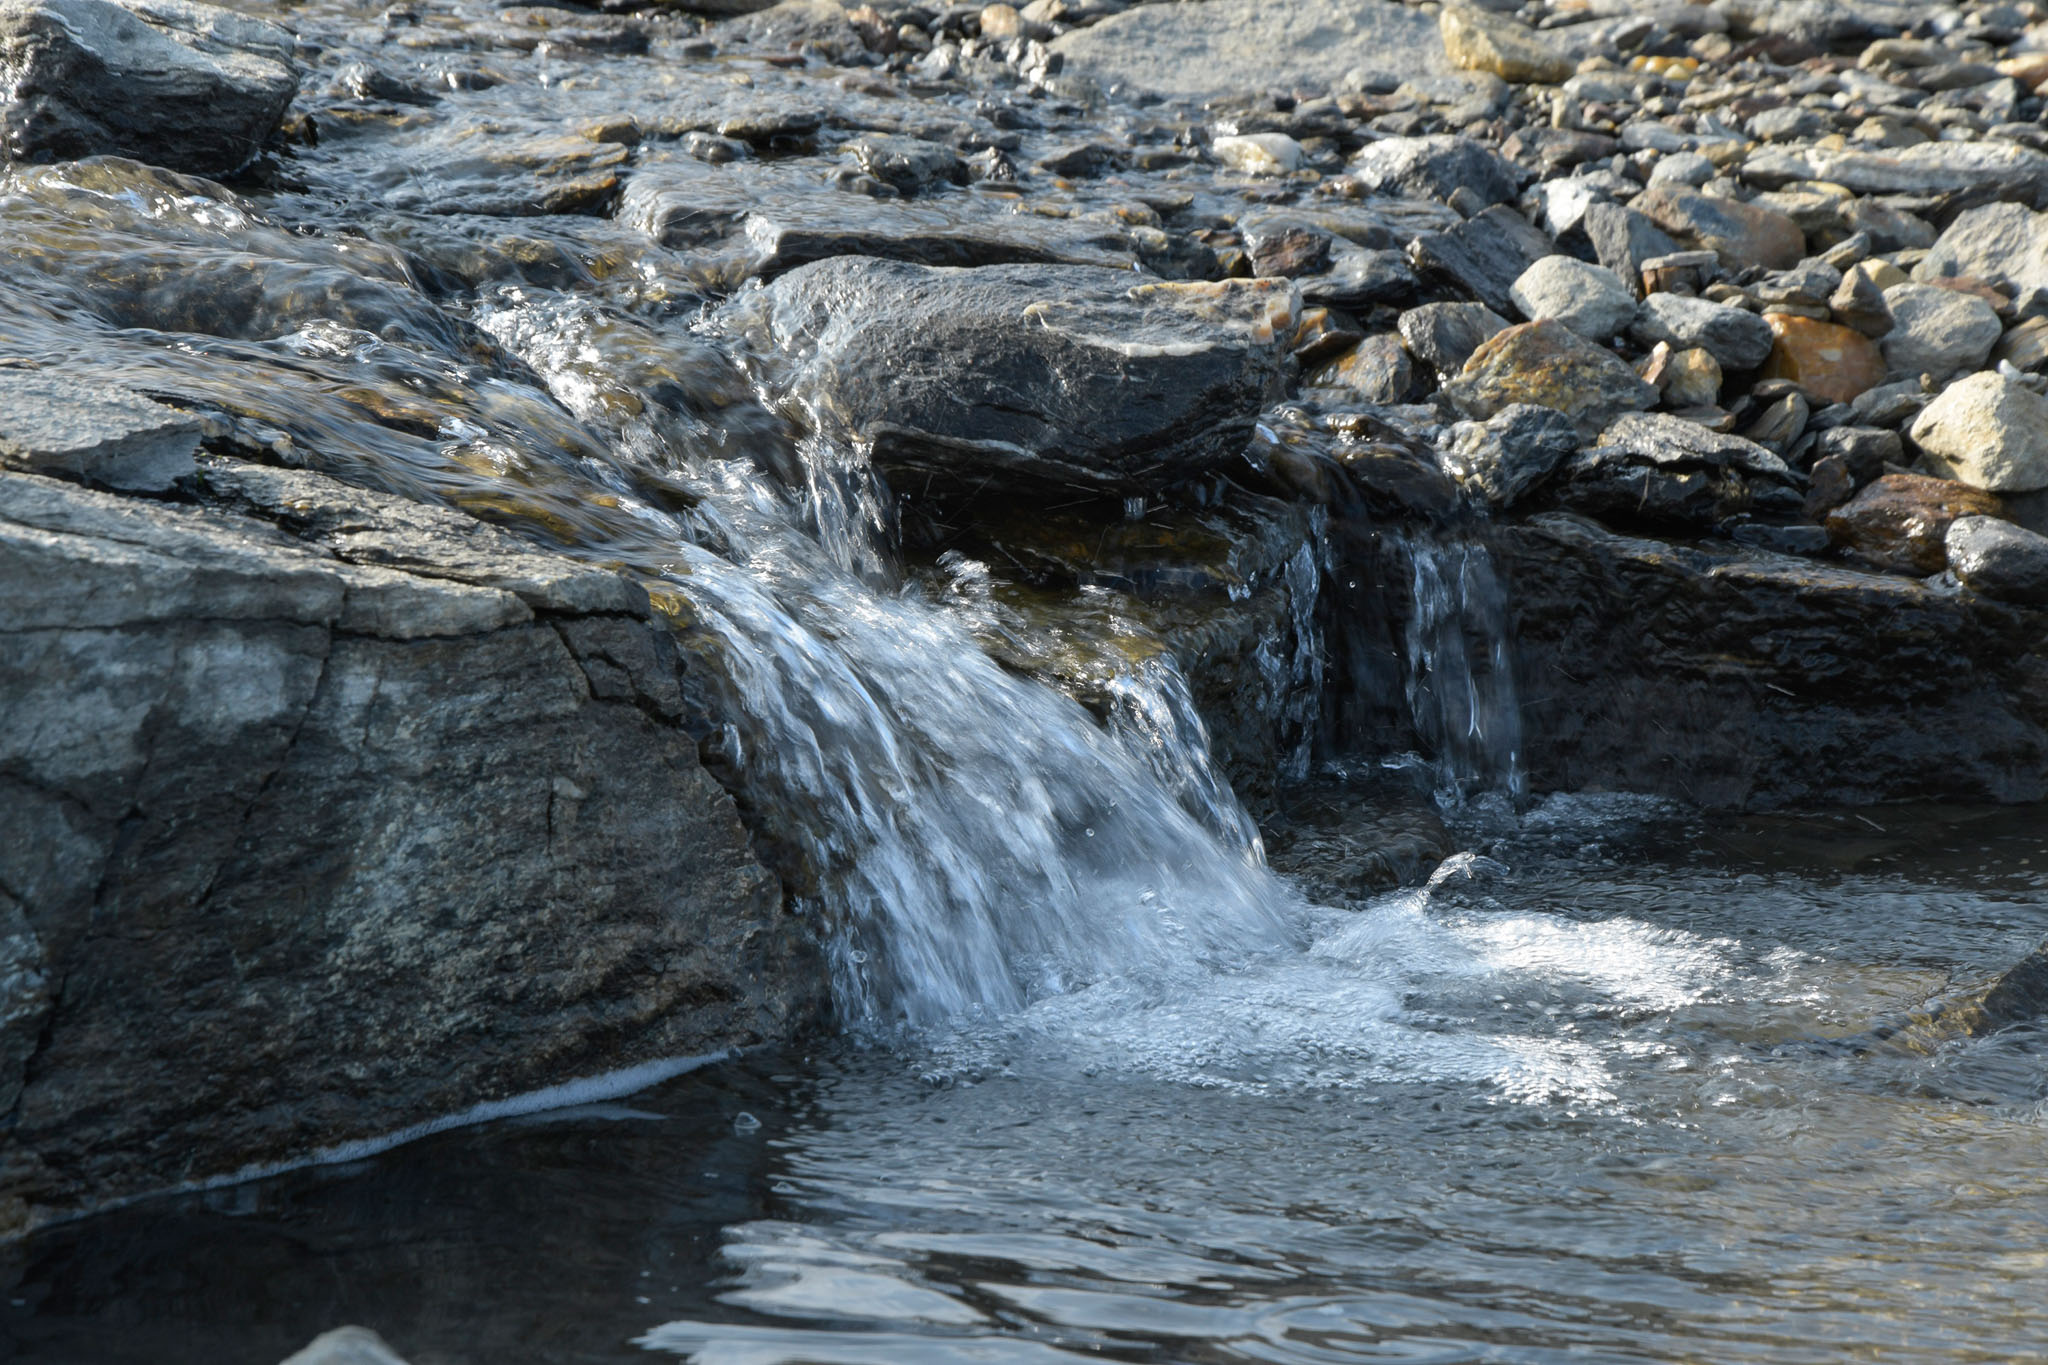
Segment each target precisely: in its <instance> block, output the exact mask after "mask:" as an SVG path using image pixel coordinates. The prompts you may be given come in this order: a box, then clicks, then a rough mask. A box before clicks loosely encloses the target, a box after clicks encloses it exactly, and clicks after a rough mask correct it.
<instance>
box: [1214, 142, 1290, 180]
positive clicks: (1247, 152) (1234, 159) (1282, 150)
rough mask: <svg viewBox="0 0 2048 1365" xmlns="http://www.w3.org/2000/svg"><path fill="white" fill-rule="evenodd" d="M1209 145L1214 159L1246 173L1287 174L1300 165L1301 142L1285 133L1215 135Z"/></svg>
mask: <svg viewBox="0 0 2048 1365" xmlns="http://www.w3.org/2000/svg"><path fill="white" fill-rule="evenodd" d="M1209 145H1210V150H1212V151H1214V152H1215V153H1216V159H1217V160H1218V161H1221V162H1222V163H1223V164H1224V165H1226V166H1228V167H1230V168H1231V169H1232V170H1235V171H1243V172H1244V173H1245V174H1246V175H1287V174H1290V173H1292V172H1294V171H1297V170H1300V169H1301V159H1302V149H1301V144H1300V143H1299V142H1296V141H1295V140H1294V139H1293V138H1291V137H1289V136H1287V134H1285V133H1244V134H1240V135H1239V136H1236V137H1219V138H1217V139H1216V140H1215V141H1214V142H1212V143H1211V144H1209Z"/></svg>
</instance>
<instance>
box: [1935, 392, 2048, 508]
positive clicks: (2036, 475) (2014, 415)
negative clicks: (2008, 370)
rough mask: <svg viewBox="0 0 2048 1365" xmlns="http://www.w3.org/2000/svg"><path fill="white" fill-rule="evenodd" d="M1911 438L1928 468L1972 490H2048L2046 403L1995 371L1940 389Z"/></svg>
mask: <svg viewBox="0 0 2048 1365" xmlns="http://www.w3.org/2000/svg"><path fill="white" fill-rule="evenodd" d="M1909 434H1910V435H1911V436H1912V438H1913V444H1915V445H1917V446H1919V447H1920V450H1921V453H1922V454H1923V455H1925V456H1926V458H1927V462H1928V463H1929V464H1930V465H1932V466H1934V467H1935V468H1936V469H1939V470H1940V471H1941V472H1942V473H1944V474H1946V475H1948V476H1949V477H1950V478H1952V479H1956V480H1959V481H1960V482H1962V483H1966V484H1969V485H1970V486H1971V487H1973V488H1983V489H1988V490H1990V491H1991V492H1994V493H2030V492H2033V491H2034V490H2035V489H2039V488H2048V398H2043V397H2042V396H2041V395H2040V394H2037V393H2035V392H2034V391H2033V390H2032V389H2030V388H2027V387H2026V386H2025V385H2024V384H2020V383H2017V382H2015V381H2014V380H2011V379H2008V378H2006V377H2005V376H2004V375H2002V374H1999V373H1998V372H1997V371H1995V370H1987V371H1984V372H1982V373H1979V374H1972V375H1966V376H1964V377H1963V378H1961V379H1958V380H1957V381H1956V382H1955V383H1953V384H1951V385H1949V386H1948V387H1947V388H1946V389H1944V390H1942V392H1941V396H1940V397H1938V398H1936V399H1935V400H1934V401H1933V402H1931V403H1929V404H1928V405H1927V406H1926V408H1925V409H1923V410H1922V411H1921V413H1920V415H1919V416H1918V417H1916V418H1915V419H1913V426H1912V429H1911V431H1910V433H1909Z"/></svg>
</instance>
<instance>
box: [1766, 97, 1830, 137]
mask: <svg viewBox="0 0 2048 1365" xmlns="http://www.w3.org/2000/svg"><path fill="white" fill-rule="evenodd" d="M1827 131H1828V125H1827V120H1825V119H1823V118H1822V117H1821V116H1820V115H1819V114H1816V113H1815V112H1814V111H1813V110H1811V109H1802V108H1800V107H1799V106H1798V105H1796V104H1783V105H1780V106H1778V107H1777V108H1776V109H1766V110H1764V111H1763V112H1762V113H1760V114H1758V115H1756V116H1755V117H1754V118H1752V119H1750V121H1749V135H1750V136H1751V137H1753V138H1755V139H1757V140H1758V141H1759V142H1802V141H1805V140H1806V139H1808V138H1814V137H1820V136H1821V135H1823V134H1825V133H1826V132H1827Z"/></svg>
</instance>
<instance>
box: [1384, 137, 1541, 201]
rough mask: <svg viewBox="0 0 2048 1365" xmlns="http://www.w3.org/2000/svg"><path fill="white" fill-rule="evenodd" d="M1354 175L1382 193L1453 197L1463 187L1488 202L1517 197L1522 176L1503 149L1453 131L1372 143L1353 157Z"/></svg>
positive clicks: (1442, 198) (1438, 197) (1430, 197)
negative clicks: (1456, 135) (1455, 134)
mask: <svg viewBox="0 0 2048 1365" xmlns="http://www.w3.org/2000/svg"><path fill="white" fill-rule="evenodd" d="M1350 173H1351V175H1352V177H1353V178H1354V179H1356V180H1357V181H1358V182H1359V183H1360V184H1362V185H1364V186H1365V187H1366V188H1367V189H1369V190H1372V191H1374V192H1375V193H1379V194H1412V195H1420V196H1422V197H1424V198H1428V199H1440V200H1448V199H1449V198H1450V197H1451V195H1452V194H1453V193H1454V192H1456V191H1458V190H1461V189H1464V190H1470V191H1472V192H1473V193H1474V194H1476V195H1478V196H1479V197H1480V198H1481V199H1482V200H1484V201H1485V202H1487V203H1489V204H1506V203H1512V202H1514V199H1515V197H1516V195H1517V194H1518V193H1519V192H1520V188H1521V177H1520V176H1518V175H1517V174H1516V172H1515V168H1514V165H1513V164H1512V163H1511V162H1509V161H1508V160H1507V159H1506V158H1505V157H1503V156H1501V155H1500V153H1498V152H1496V151H1494V150H1492V149H1491V148H1488V147H1485V146H1482V145H1480V144H1479V143H1477V142H1474V141H1473V140H1472V139H1470V138H1465V137H1455V136H1451V135H1448V134H1432V135H1430V136H1427V137H1395V138H1387V139H1384V140H1383V141H1379V142H1372V143H1368V144H1366V146H1365V147H1364V148H1363V149H1362V150H1361V151H1360V152H1359V153H1358V154H1357V155H1356V156H1354V157H1352V158H1351V171H1350Z"/></svg>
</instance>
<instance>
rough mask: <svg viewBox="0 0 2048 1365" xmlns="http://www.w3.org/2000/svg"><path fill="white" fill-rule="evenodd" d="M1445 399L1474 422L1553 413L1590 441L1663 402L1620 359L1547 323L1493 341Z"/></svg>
mask: <svg viewBox="0 0 2048 1365" xmlns="http://www.w3.org/2000/svg"><path fill="white" fill-rule="evenodd" d="M1443 392H1444V394H1445V396H1446V397H1447V398H1448V399H1449V400H1450V401H1451V403H1452V404H1453V405H1454V406H1455V407H1457V409H1458V410H1459V411H1461V412H1463V413H1464V414H1465V415H1466V416H1468V417H1472V418H1476V419H1484V418H1487V417H1491V416H1493V415H1494V414H1495V413H1497V412H1499V411H1501V410H1502V409H1503V408H1507V407H1510V406H1513V405H1514V404H1516V403H1533V404H1535V405H1537V406H1538V407H1546V408H1554V409H1556V410H1557V411H1558V412H1561V413H1563V414H1565V416H1567V417H1569V418H1571V419H1572V422H1573V424H1574V425H1575V426H1576V427H1577V428H1578V429H1579V431H1580V432H1581V433H1583V434H1585V435H1587V436H1592V435H1595V434H1597V433H1598V432H1599V431H1600V430H1601V428H1603V427H1605V426H1606V425H1607V424H1608V422H1609V421H1611V420H1612V419H1613V418H1614V417H1615V416H1616V414H1618V413H1623V412H1629V411H1640V410H1641V409H1644V408H1647V407H1649V406H1650V405H1651V404H1652V403H1655V402H1656V401H1657V390H1656V389H1655V388H1653V387H1652V386H1650V385H1648V384H1646V383H1644V382H1643V381H1642V380H1640V379H1638V378H1636V375H1635V372H1634V371H1633V370H1631V369H1630V368H1629V367H1628V365H1627V363H1626V362H1624V361H1623V360H1622V359H1621V358H1620V357H1619V356H1617V355H1615V354H1614V353H1613V352H1612V351H1609V350H1606V349H1604V348H1602V347H1599V346H1596V345H1594V344H1593V343H1592V342H1590V341H1587V340H1586V339H1585V338H1583V337H1581V336H1579V335H1578V334H1577V333H1576V332H1574V331H1572V330H1571V329H1570V328H1568V327H1566V326H1565V325H1564V324H1563V323H1560V322H1554V321H1551V320H1548V319H1545V320H1543V321H1540V322H1525V323H1523V324H1521V325H1520V326H1518V327H1510V328H1508V329H1507V330H1505V331H1503V332H1501V333H1499V334H1498V335H1496V336H1494V337H1492V338H1491V339H1489V340H1488V341H1487V342H1485V343H1484V344H1483V345H1481V346H1480V347H1479V349H1478V350H1476V351H1474V352H1473V353H1472V358H1471V359H1470V360H1468V361H1466V362H1465V368H1464V369H1463V370H1462V371H1461V372H1460V373H1459V375H1458V377H1457V378H1456V379H1455V380H1453V381H1451V382H1450V383H1448V384H1446V385H1444V388H1443Z"/></svg>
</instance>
